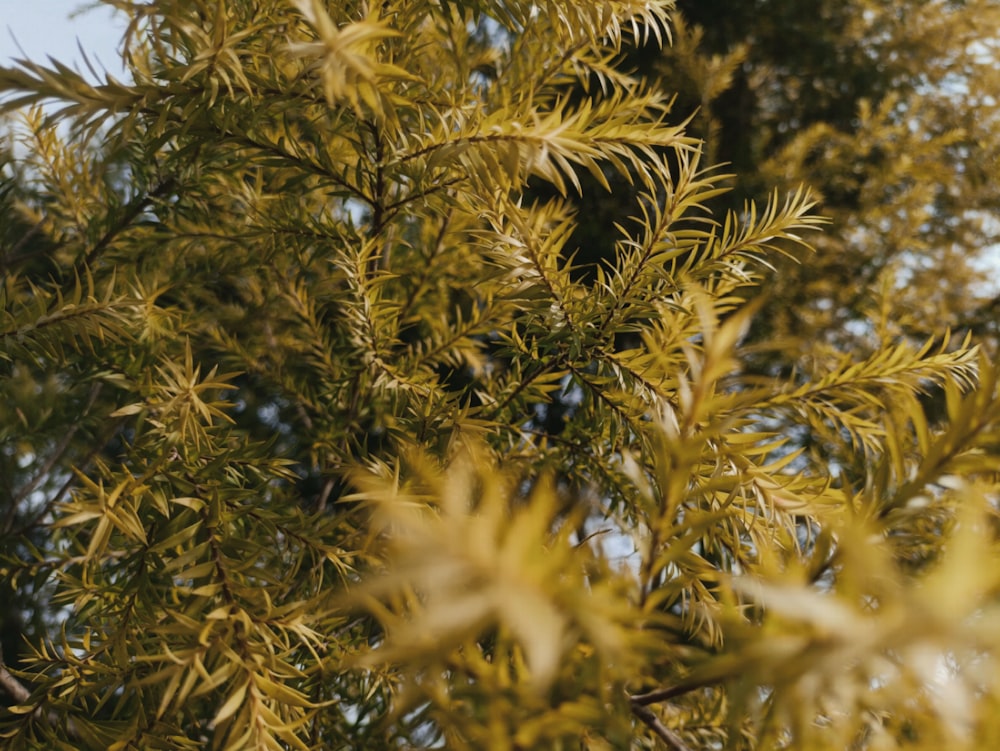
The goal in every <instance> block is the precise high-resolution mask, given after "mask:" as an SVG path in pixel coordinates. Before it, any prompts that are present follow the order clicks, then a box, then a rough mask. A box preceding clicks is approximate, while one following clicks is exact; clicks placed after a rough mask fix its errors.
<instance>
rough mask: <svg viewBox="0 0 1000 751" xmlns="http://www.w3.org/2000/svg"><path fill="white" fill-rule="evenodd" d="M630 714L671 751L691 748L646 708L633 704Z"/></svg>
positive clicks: (686, 750) (687, 750)
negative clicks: (640, 721)
mask: <svg viewBox="0 0 1000 751" xmlns="http://www.w3.org/2000/svg"><path fill="white" fill-rule="evenodd" d="M632 714H634V715H635V716H636V717H638V718H639V719H640V720H642V721H643V722H644V723H645V724H646V726H647V727H648V728H649V729H650V730H652V731H653V732H654V733H656V736H657V737H658V738H659V739H660V740H662V741H663V742H664V743H665V744H666V745H667V748H669V749H671V751H691V747H690V746H688V745H687V744H686V743H685V742H684V741H683V740H681V737H680V736H679V735H677V733H675V732H674V731H673V730H671V729H670V728H668V727H667V726H666V725H664V724H663V721H662V720H661V719H660V718H659V717H657V716H656V713H654V712H653V711H652V710H651V709H649V708H648V707H643V706H640V705H638V704H636V703H634V702H633V703H632Z"/></svg>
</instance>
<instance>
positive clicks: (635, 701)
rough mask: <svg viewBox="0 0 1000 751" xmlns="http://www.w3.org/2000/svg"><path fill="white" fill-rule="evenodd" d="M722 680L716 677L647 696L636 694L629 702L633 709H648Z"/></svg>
mask: <svg viewBox="0 0 1000 751" xmlns="http://www.w3.org/2000/svg"><path fill="white" fill-rule="evenodd" d="M721 680H722V678H721V677H718V676H714V677H709V678H702V679H699V680H692V681H686V682H681V683H678V684H675V685H673V686H668V687H667V688H658V689H656V690H655V691H649V692H647V693H645V694H634V695H632V696H630V697H629V701H631V702H632V706H633V707H647V706H649V705H650V704H659V703H660V702H663V701H670V700H671V699H675V698H677V697H678V696H683V695H684V694H689V693H691V692H692V691H697V690H698V689H699V688H707V687H708V686H713V685H715V684H717V683H719V682H720V681H721Z"/></svg>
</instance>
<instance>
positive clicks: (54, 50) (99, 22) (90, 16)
mask: <svg viewBox="0 0 1000 751" xmlns="http://www.w3.org/2000/svg"><path fill="white" fill-rule="evenodd" d="M94 4H95V3H94V1H93V0H0V65H5V66H9V65H11V63H12V61H13V59H14V58H20V57H23V56H24V55H26V56H27V57H28V58H30V59H33V60H37V61H39V62H47V56H49V55H51V56H52V57H54V58H55V59H56V60H59V61H60V62H63V63H66V64H67V65H71V66H73V67H76V68H78V69H79V70H81V71H84V72H85V71H86V67H85V66H84V64H83V58H82V56H81V55H80V51H79V49H78V48H77V40H78V39H79V42H80V46H82V47H83V49H84V50H86V52H87V56H88V57H90V58H91V60H92V61H93V62H95V63H96V62H97V61H99V62H100V63H101V65H96V64H95V67H96V68H97V69H98V70H99V71H100V70H101V69H102V67H103V68H105V69H107V70H108V72H110V73H111V74H112V75H115V76H116V77H119V76H120V75H121V72H122V66H121V62H120V60H119V57H118V53H117V51H116V48H117V46H118V42H119V40H120V39H121V35H122V32H123V31H124V24H123V22H122V21H121V20H120V19H116V18H115V17H114V15H113V14H112V11H111V9H110V8H106V7H103V6H102V7H99V8H96V9H91V10H84V11H83V12H82V13H81V14H79V15H76V16H74V17H73V18H70V15H71V14H73V13H74V12H75V11H77V10H80V9H81V8H87V7H88V6H93V5H94ZM19 46H20V47H21V48H22V49H23V50H24V53H23V54H22V52H21V51H20V50H19V49H18V47H19ZM95 58H96V61H95ZM88 77H89V76H88Z"/></svg>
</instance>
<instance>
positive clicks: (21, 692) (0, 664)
mask: <svg viewBox="0 0 1000 751" xmlns="http://www.w3.org/2000/svg"><path fill="white" fill-rule="evenodd" d="M0 687H2V688H3V690H4V691H6V692H7V694H8V696H10V698H12V699H13V700H14V701H16V702H17V703H18V704H24V703H26V702H27V701H28V699H29V698H30V697H31V692H30V691H29V690H28V688H27V687H26V686H25V685H24V684H23V683H21V681H19V680H18V679H17V678H15V677H14V676H13V675H11V673H10V671H9V670H8V669H7V665H6V664H5V663H4V661H3V649H2V648H0Z"/></svg>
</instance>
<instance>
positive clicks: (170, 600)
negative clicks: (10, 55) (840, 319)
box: [0, 0, 1000, 751]
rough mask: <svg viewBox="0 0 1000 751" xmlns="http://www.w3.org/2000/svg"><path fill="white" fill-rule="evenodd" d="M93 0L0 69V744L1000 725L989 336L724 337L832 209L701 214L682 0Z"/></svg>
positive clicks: (742, 323) (946, 738)
mask: <svg viewBox="0 0 1000 751" xmlns="http://www.w3.org/2000/svg"><path fill="white" fill-rule="evenodd" d="M105 2H106V3H107V4H108V5H111V6H114V7H116V8H118V9H119V11H120V12H122V13H124V14H126V16H127V17H128V19H129V26H128V30H127V33H126V35H125V38H124V40H123V55H124V59H125V61H126V64H127V68H128V76H129V78H128V80H117V79H116V78H114V77H112V76H109V75H106V74H101V75H100V76H99V80H98V81H96V82H95V78H94V75H93V72H91V73H90V74H88V75H82V74H79V73H77V72H75V71H74V70H72V69H70V68H68V67H66V66H65V65H62V64H60V63H58V62H55V61H49V62H47V63H42V62H39V61H29V60H24V61H20V62H19V63H18V65H17V66H15V67H12V68H2V69H0V97H2V98H0V107H2V109H3V111H4V112H6V113H7V114H8V116H9V118H10V120H9V122H10V133H11V134H12V135H11V138H10V142H9V143H8V144H7V147H6V149H5V151H4V157H3V162H2V163H0V164H2V166H0V169H2V172H0V177H2V187H0V202H2V204H3V205H2V212H3V213H2V217H3V218H2V222H3V223H2V225H0V267H2V269H3V274H4V277H3V287H2V297H0V300H2V304H0V392H2V398H0V446H2V451H0V462H2V463H3V465H2V466H3V470H2V497H0V501H2V503H3V509H2V523H3V525H4V535H3V549H2V551H0V552H2V556H3V557H2V560H0V565H2V568H3V572H4V578H5V584H4V587H5V588H6V593H5V602H6V603H8V604H7V605H5V607H6V612H5V613H4V614H3V624H2V625H3V626H4V630H5V631H6V630H7V629H8V627H10V628H14V630H15V631H19V632H20V633H21V634H22V635H23V636H24V637H25V639H24V640H19V639H11V640H8V639H6V638H5V639H4V641H3V647H4V650H5V654H4V662H3V663H2V664H0V686H2V687H3V689H4V691H5V693H6V695H7V702H6V706H5V707H4V708H3V709H2V710H0V737H2V738H3V741H2V742H3V745H4V747H5V748H11V749H38V748H47V749H114V750H115V751H124V750H125V749H163V750H164V751H166V750H181V749H194V748H213V749H234V750H235V749H258V748H259V749H390V748H391V749H399V748H454V749H471V750H479V749H498V750H500V749H507V750H514V749H524V750H527V749H578V748H583V749H593V750H597V749H626V748H636V749H641V748H650V749H654V748H666V749H672V750H673V751H682V750H683V749H690V750H694V749H716V748H733V749H767V748H796V749H830V750H833V749H837V750H838V751H839V750H841V749H845V748H858V749H869V748H870V749H876V748H879V749H882V748H922V749H932V748H933V749H938V748H953V749H959V748H970V749H972V748H989V747H992V745H995V743H996V741H997V738H998V737H1000V722H998V720H997V717H998V716H1000V714H998V713H997V712H996V711H995V709H996V706H997V703H998V701H1000V686H998V685H997V678H996V676H997V675H1000V671H998V668H1000V665H998V664H997V661H998V658H1000V654H998V650H1000V608H998V603H997V595H996V593H997V592H998V591H1000V566H998V565H997V564H998V563H1000V560H998V553H1000V550H998V546H997V542H996V530H997V529H998V518H997V517H998V513H997V497H998V496H997V492H998V490H1000V488H998V482H997V477H998V471H1000V458H998V457H1000V453H998V447H1000V399H998V396H997V395H998V389H997V382H996V381H997V375H996V372H995V370H994V367H993V365H992V364H991V362H990V361H989V359H988V358H987V357H985V356H983V355H981V354H979V348H978V347H977V345H976V344H975V343H974V342H972V341H971V340H969V339H964V340H962V341H956V340H953V338H952V337H951V336H950V335H949V332H948V331H947V330H944V329H942V330H939V331H933V332H931V333H930V334H929V335H928V336H927V337H925V338H924V339H922V340H920V341H915V340H914V337H913V336H907V337H893V336H890V334H891V333H892V332H891V327H885V328H884V329H879V330H878V331H876V332H875V333H874V334H873V336H874V337H875V338H876V339H877V342H876V344H875V346H873V347H872V348H871V351H870V352H867V353H865V354H864V355H863V356H858V355H857V353H856V352H846V351H845V352H844V353H843V356H842V357H840V358H836V357H831V358H827V359H825V360H824V361H823V362H822V363H821V365H822V367H817V368H815V369H814V370H815V372H810V373H808V374H805V375H804V374H803V373H801V372H799V371H796V370H793V369H791V368H788V369H784V370H782V369H777V370H776V371H775V373H776V375H768V376H767V377H763V376H761V374H760V371H759V370H751V369H749V368H748V367H747V362H748V361H750V360H751V359H752V357H753V350H754V348H755V347H758V346H759V343H755V342H754V341H753V340H752V339H748V336H747V332H748V330H749V329H750V327H751V326H752V325H753V324H754V321H755V316H759V315H760V311H761V309H762V305H763V303H764V293H765V292H766V291H767V288H768V285H769V284H770V283H771V280H773V279H774V278H775V274H777V273H779V272H776V271H775V270H774V269H775V267H778V268H783V267H784V264H785V261H795V262H797V263H799V264H802V265H804V266H808V265H809V264H811V263H813V262H814V258H815V256H814V255H813V254H812V251H811V249H810V246H809V243H810V242H811V241H814V240H815V239H816V238H818V237H821V236H822V235H821V234H820V233H821V232H822V231H823V225H824V224H825V223H826V220H825V219H824V218H823V217H822V215H821V212H820V211H819V210H818V208H817V206H816V199H815V198H814V196H813V195H812V194H811V193H810V192H809V191H808V189H806V188H794V187H793V188H791V189H790V190H788V192H787V193H779V192H777V191H776V192H773V193H771V194H770V197H768V198H767V199H766V200H764V201H762V202H760V203H759V204H754V203H749V202H748V203H746V204H745V205H743V206H742V207H741V208H740V207H738V209H737V210H735V211H729V212H727V213H722V214H713V213H711V211H710V210H709V207H710V206H713V205H716V204H717V202H716V201H714V200H713V199H716V198H717V197H718V196H720V194H721V193H722V192H723V191H724V190H725V189H726V185H727V177H726V175H725V174H724V170H721V169H720V168H719V167H718V166H717V165H714V164H711V163H708V161H710V159H708V158H707V157H706V155H705V148H704V145H703V142H702V141H701V140H699V139H698V138H696V137H694V136H693V135H691V132H690V131H689V126H690V123H688V122H687V121H686V119H685V117H683V116H681V115H678V114H677V113H676V112H674V111H672V107H671V105H672V101H673V92H672V91H671V90H670V88H669V79H664V80H661V81H660V82H659V83H657V84H655V85H654V84H652V83H650V82H649V81H647V80H643V79H640V78H638V77H633V76H631V75H629V74H628V73H626V72H623V70H622V67H621V66H620V65H618V61H619V59H620V55H621V54H622V52H623V50H624V48H625V46H626V45H631V44H645V45H649V44H658V45H668V44H670V41H671V38H672V34H674V32H675V31H677V29H678V28H680V27H679V26H677V25H672V24H673V23H674V22H673V21H672V18H671V14H672V12H673V10H674V9H673V3H672V2H669V0H615V1H613V2H590V1H589V0H588V1H573V2H569V1H566V0H541V1H534V2H526V1H525V2H520V1H518V0H506V1H501V0H475V1H473V0H385V2H363V1H359V2H327V1H326V0H296V1H295V2H287V1H286V0H156V1H155V2H152V3H140V2H133V1H132V0H105ZM683 30H684V29H682V31H683ZM678 50H679V51H678V53H677V54H682V53H683V50H684V48H683V47H679V48H678ZM690 54H691V55H692V56H694V55H696V52H694V51H692V52H690ZM692 59H694V58H692ZM43 105H44V109H43ZM529 182H530V183H531V184H532V185H535V186H537V185H539V184H547V185H550V186H551V187H552V191H551V194H550V195H551V197H549V198H544V199H543V198H540V197H538V196H539V195H540V194H539V193H538V192H537V191H529V190H528V187H529ZM621 184H628V185H630V195H633V196H634V197H635V198H634V204H633V205H632V207H631V210H630V211H631V216H632V217H633V220H630V221H628V222H623V223H622V224H621V226H619V227H618V228H617V229H616V232H617V240H616V243H615V252H614V254H613V258H609V259H607V260H606V262H604V263H602V264H601V265H600V266H599V267H598V268H596V269H594V270H592V271H591V272H588V273H586V274H581V273H578V271H579V269H578V268H576V267H575V266H574V252H575V250H576V248H574V247H572V246H571V245H569V242H570V238H571V236H572V233H573V230H574V228H575V227H576V226H577V223H578V222H579V220H580V217H579V216H578V215H577V214H576V213H575V212H574V209H573V203H572V200H571V199H572V197H573V196H574V195H576V194H578V193H580V192H581V191H583V190H591V186H595V185H596V187H595V188H594V189H596V190H603V189H604V188H608V187H610V186H613V185H621ZM602 186H603V187H602ZM779 262H780V263H779ZM768 304H769V305H770V306H771V307H773V306H774V305H776V304H780V300H778V301H777V302H776V301H775V300H774V299H772V300H770V301H769V303H768ZM769 309H770V308H769ZM791 314H794V311H792V312H791ZM786 354H787V362H788V363H794V362H795V357H796V355H795V354H794V353H786ZM783 374H784V375H783ZM931 390H934V391H935V392H937V393H940V394H942V395H943V396H942V397H941V400H942V401H943V402H944V406H943V407H942V408H941V409H942V411H943V412H944V413H945V418H944V419H938V418H937V417H933V418H932V417H929V416H927V415H925V411H924V410H925V407H924V405H925V403H926V402H927V400H926V399H925V398H924V397H925V395H926V393H927V392H928V391H931ZM811 441H812V442H815V441H820V442H823V443H824V444H825V445H826V446H827V447H828V450H827V451H826V452H825V453H822V454H820V453H816V452H809V451H805V450H804V449H803V446H804V445H805V444H806V443H808V442H811ZM822 456H827V457H830V456H834V457H837V459H836V460H835V461H823V460H822V459H821V458H820V457H822ZM848 470H850V471H848ZM15 627H16V628H15Z"/></svg>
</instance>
